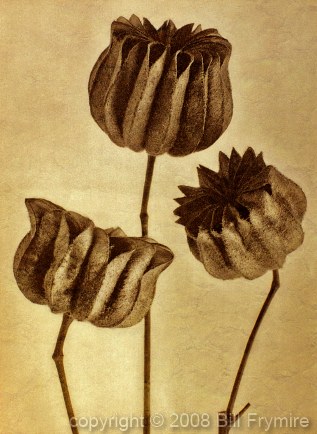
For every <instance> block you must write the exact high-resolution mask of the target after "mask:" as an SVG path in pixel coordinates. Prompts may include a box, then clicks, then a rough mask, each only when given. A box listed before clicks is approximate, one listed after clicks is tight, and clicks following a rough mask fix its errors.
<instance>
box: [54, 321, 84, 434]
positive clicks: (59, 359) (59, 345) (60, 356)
mask: <svg viewBox="0 0 317 434" xmlns="http://www.w3.org/2000/svg"><path fill="white" fill-rule="evenodd" d="M72 322H73V319H72V317H71V316H70V315H69V314H67V313H65V314H64V316H63V321H62V325H61V328H60V330H59V334H58V337H57V341H56V346H55V350H54V353H53V355H52V358H53V360H54V362H55V365H56V369H57V372H58V376H59V381H60V383H61V387H62V391H63V397H64V401H65V407H66V410H67V414H68V421H69V424H70V427H71V430H72V433H73V434H78V429H77V426H75V424H74V421H75V420H76V419H75V415H74V410H73V406H72V402H71V399H70V394H69V390H68V385H67V380H66V374H65V369H64V353H63V347H64V342H65V338H66V335H67V331H68V328H69V326H70V325H71V323H72Z"/></svg>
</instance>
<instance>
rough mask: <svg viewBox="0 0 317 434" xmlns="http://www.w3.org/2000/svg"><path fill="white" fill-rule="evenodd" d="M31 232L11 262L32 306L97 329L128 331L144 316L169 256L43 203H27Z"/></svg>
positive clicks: (118, 231) (160, 248)
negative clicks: (111, 328)
mask: <svg viewBox="0 0 317 434" xmlns="http://www.w3.org/2000/svg"><path fill="white" fill-rule="evenodd" d="M26 206H27V209H28V212H29V216H30V221H31V231H30V232H29V233H28V234H27V235H26V236H25V238H24V239H23V240H22V242H21V243H20V245H19V247H18V249H17V252H16V254H15V258H14V267H13V268H14V275H15V278H16V281H17V283H18V286H19V288H20V289H21V291H22V292H23V294H24V295H25V296H26V297H27V298H28V299H29V300H31V301H32V302H33V303H38V304H47V305H49V307H50V308H51V310H52V312H54V313H70V315H71V316H72V317H73V318H75V319H77V320H80V321H83V320H87V321H90V322H91V323H93V324H95V325H96V326H99V327H129V326H132V325H134V324H136V323H137V322H139V321H141V319H142V318H143V317H144V316H145V315H146V314H147V312H148V311H149V309H150V306H151V303H152V300H153V298H154V293H155V285H156V280H157V278H158V276H159V274H160V273H161V272H162V271H163V270H164V269H165V268H167V267H168V266H169V264H170V263H171V261H172V259H173V254H172V252H171V251H170V249H168V248H167V247H165V246H163V245H161V244H158V243H156V242H155V241H153V240H151V239H148V238H132V237H127V236H126V235H125V234H124V232H123V231H122V230H121V229H119V228H117V229H105V230H104V229H100V228H98V227H95V225H94V224H93V222H92V221H91V220H90V219H88V218H86V217H83V216H81V215H80V214H77V213H74V212H72V211H65V210H64V209H63V208H61V207H60V206H58V205H55V204H53V203H51V202H49V201H47V200H44V199H27V200H26Z"/></svg>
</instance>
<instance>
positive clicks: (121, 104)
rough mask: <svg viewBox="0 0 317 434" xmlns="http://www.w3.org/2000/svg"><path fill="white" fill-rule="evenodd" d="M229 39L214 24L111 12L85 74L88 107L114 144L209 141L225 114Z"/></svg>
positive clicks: (160, 148) (150, 148)
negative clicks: (103, 43) (104, 44)
mask: <svg viewBox="0 0 317 434" xmlns="http://www.w3.org/2000/svg"><path fill="white" fill-rule="evenodd" d="M230 54H231V44H230V43H229V42H228V41H227V40H226V39H224V38H223V37H221V36H220V35H219V33H218V31H217V30H215V29H206V30H202V29H201V26H198V27H197V28H196V29H195V30H193V24H187V25H185V26H183V27H181V28H180V29H177V28H176V27H175V25H174V23H173V22H172V21H171V20H168V21H165V23H164V24H163V25H162V26H161V27H160V28H159V29H158V30H156V29H155V28H154V27H153V25H152V24H151V23H150V22H149V21H148V20H147V19H145V18H144V20H143V24H142V23H141V21H140V20H139V18H137V17H136V16H135V15H132V17H131V18H130V20H127V19H125V18H123V17H120V18H118V19H117V20H116V21H114V22H113V23H112V26H111V42H110V46H109V47H108V48H106V49H105V51H103V53H102V54H101V55H100V57H99V59H98V60H97V63H96V64H95V66H94V68H93V70H92V72H91V76H90V80H89V101H90V109H91V114H92V116H93V118H94V119H95V121H96V122H97V124H98V125H99V126H100V128H101V129H102V130H103V131H104V132H106V133H107V134H108V135H109V137H110V139H111V140H112V141H113V142H114V143H115V144H116V145H118V146H127V147H128V148H130V149H132V150H133V151H142V150H143V149H145V150H146V152H147V153H148V154H150V155H152V156H156V155H161V154H164V153H169V154H170V155H174V156H184V155H188V154H191V153H192V152H196V151H201V150H203V149H205V148H208V147H209V146H211V145H212V144H213V143H214V142H215V141H216V140H217V139H218V138H219V137H220V135H221V134H222V133H223V132H224V131H225V129H226V128H227V126H228V125H229V123H230V120H231V117H232V95H231V86H230V81H229V74H228V62H229V58H230Z"/></svg>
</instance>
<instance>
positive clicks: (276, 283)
mask: <svg viewBox="0 0 317 434" xmlns="http://www.w3.org/2000/svg"><path fill="white" fill-rule="evenodd" d="M279 287H280V279H279V272H278V270H273V280H272V284H271V289H270V292H269V293H268V295H267V297H266V299H265V302H264V304H263V306H262V309H261V310H260V313H259V315H258V317H257V319H256V321H255V324H254V326H253V329H252V332H251V334H250V336H249V339H248V342H247V345H246V347H245V350H244V354H243V356H242V359H241V362H240V366H239V369H238V372H237V375H236V378H235V381H234V384H233V388H232V391H231V395H230V399H229V402H228V406H227V410H226V411H225V412H221V413H220V414H225V415H226V420H227V422H228V424H227V426H224V427H219V434H227V433H229V430H230V428H231V426H230V425H231V423H232V422H235V421H237V420H238V419H239V417H240V416H241V415H242V414H243V413H244V412H245V411H246V410H247V409H248V408H249V406H250V404H249V403H248V404H247V405H246V406H245V407H244V408H243V409H242V410H241V411H240V412H239V413H238V414H237V415H236V416H233V407H234V404H235V401H236V398H237V394H238V391H239V387H240V383H241V380H242V377H243V373H244V370H245V367H246V364H247V361H248V358H249V355H250V352H251V349H252V346H253V343H254V340H255V337H256V335H257V332H258V330H259V328H260V325H261V323H262V321H263V318H264V316H265V314H266V312H267V310H268V308H269V306H270V304H271V302H272V300H273V298H274V295H275V294H276V292H277V290H278V288H279Z"/></svg>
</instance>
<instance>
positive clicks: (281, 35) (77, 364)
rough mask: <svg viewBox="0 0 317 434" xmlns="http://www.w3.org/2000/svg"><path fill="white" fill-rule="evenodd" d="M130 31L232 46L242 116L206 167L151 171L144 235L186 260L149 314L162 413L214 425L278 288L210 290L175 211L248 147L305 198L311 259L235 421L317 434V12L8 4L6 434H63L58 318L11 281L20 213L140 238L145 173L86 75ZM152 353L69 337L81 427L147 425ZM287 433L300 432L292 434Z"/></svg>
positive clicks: (165, 282) (286, 286)
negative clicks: (100, 112) (229, 157)
mask: <svg viewBox="0 0 317 434" xmlns="http://www.w3.org/2000/svg"><path fill="white" fill-rule="evenodd" d="M132 13H135V14H136V15H139V16H141V17H142V16H145V17H147V18H149V19H150V20H151V21H152V22H153V23H154V25H156V26H159V25H161V23H162V22H163V21H164V20H165V19H168V18H172V19H173V20H174V21H175V23H176V25H177V26H181V25H183V24H186V23H189V22H195V23H196V24H199V23H201V24H202V26H203V28H207V27H216V28H218V30H219V31H220V33H221V34H222V35H223V36H224V37H226V38H228V39H229V40H230V41H231V42H232V45H233V54H232V59H231V63H230V72H231V81H232V87H233V97H234V116H233V120H232V122H231V124H230V126H229V128H228V130H227V131H226V132H225V134H224V135H223V136H222V137H221V138H220V140H219V141H218V142H217V143H216V144H215V145H214V146H213V147H211V148H209V149H207V150H206V151H203V152H200V153H196V154H193V155H191V156H189V157H186V158H179V159H176V158H172V157H168V156H163V157H160V158H159V159H158V161H157V165H156V167H155V176H154V184H153V191H152V197H151V200H150V234H152V236H153V237H154V238H155V239H157V240H159V241H160V242H162V243H164V244H166V245H168V246H170V247H171V248H172V249H173V251H174V252H175V255H176V259H175V261H174V263H173V264H172V266H171V267H169V268H168V270H167V271H166V272H164V273H163V275H162V276H161V278H160V280H159V285H158V290H157V296H156V299H155V302H154V305H153V367H152V375H153V386H152V387H153V394H152V408H153V412H160V413H163V414H164V415H166V416H167V417H168V416H169V415H170V414H171V413H173V412H197V413H203V412H208V413H210V414H211V415H212V416H213V418H214V417H215V415H216V413H217V411H218V410H222V409H223V408H224V407H225V406H226V404H227V399H228V395H229V392H230V389H231V386H232V382H233V377H234V375H235V373H236V369H237V366H238V364H239V360H240V357H241V353H242V351H243V348H244V345H245V342H246V339H247V336H248V333H249V331H250V329H251V327H252V325H253V322H254V320H255V317H256V315H257V312H258V310H259V308H260V306H261V304H262V302H263V300H264V298H265V296H266V293H267V291H268V288H269V285H270V281H271V274H270V273H267V274H266V275H264V276H263V277H261V278H259V279H257V280H255V281H252V282H248V281H244V280H236V281H232V282H222V281H219V280H216V279H213V278H211V276H209V275H208V274H207V273H206V272H205V271H204V269H203V266H202V265H201V264H200V263H199V262H198V261H196V260H195V259H194V258H193V257H192V255H191V254H190V253H189V249H188V247H187V244H186V240H185V237H184V230H183V228H182V227H181V226H178V225H176V224H175V223H174V221H175V218H174V216H173V209H174V208H175V206H176V204H175V203H174V201H173V198H175V197H177V196H179V192H178V189H177V185H179V184H187V185H197V177H196V170H195V168H196V166H197V165H198V164H200V163H202V164H204V165H207V166H210V167H213V168H214V169H217V167H218V166H217V165H218V163H217V154H218V151H219V150H223V151H225V152H229V150H231V147H232V146H235V147H236V148H237V150H238V151H243V150H244V149H246V147H247V146H249V145H251V146H253V147H254V148H255V150H256V151H261V150H263V151H264V156H265V159H266V161H267V162H269V163H272V164H273V165H276V166H277V167H278V168H279V170H280V171H281V172H282V173H284V174H285V175H287V176H290V177H291V178H292V179H294V180H295V181H296V182H297V183H298V184H300V185H301V186H302V188H303V190H304V191H305V193H306V194H307V198H308V211H307V214H306V216H305V219H304V230H305V233H306V238H305V241H304V244H303V245H302V247H301V248H299V249H298V250H297V251H296V252H294V253H293V254H291V255H290V256H289V257H288V258H287V261H286V264H285V266H284V268H283V270H282V271H281V284H282V286H281V289H280V291H279V292H278V294H277V296H276V298H275V299H274V301H273V304H272V306H271V308H270V311H269V313H268V316H267V317H266V319H265V322H264V324H263V327H262V329H261V331H260V333H259V335H258V338H257V340H256V343H255V346H254V351H253V353H252V356H251V359H250V362H249V364H248V366H247V369H246V372H245V377H244V379H243V382H242V386H241V390H240V393H239V396H238V400H237V408H236V410H240V409H241V407H242V406H243V405H244V404H245V403H246V402H247V401H250V402H251V404H252V407H251V408H250V411H254V412H257V413H258V415H259V416H266V417H271V416H287V417H288V416H289V415H290V414H292V415H297V416H307V417H309V418H311V421H312V422H311V423H312V427H311V429H310V430H308V431H309V432H312V433H313V432H316V429H317V428H316V426H317V414H316V406H317V384H316V377H317V376H316V344H317V342H316V341H317V336H316V329H317V327H316V325H317V319H316V314H317V300H316V273H317V270H316V251H317V235H316V230H317V223H316V212H317V203H316V189H317V178H316V159H317V152H316V137H317V135H316V109H315V104H316V103H315V101H316V96H317V95H316V82H317V76H316V57H317V46H316V25H317V3H316V1H313V0H306V1H304V0H299V1H296V0H293V1H286V0H279V1H275V0H267V1H265V0H262V1H252V0H231V1H229V0H227V1H220V0H214V1H213V0H196V1H192V0H191V1H189V0H184V1H162V0H161V1H160V0H151V1H148V0H147V1H146V0H138V1H136V2H132V1H128V0H122V1H115V0H95V1H89V0H78V1H70V0H69V1H53V0H51V1H49V0H48V1H45V0H25V1H23V2H21V1H15V0H4V1H3V2H2V3H1V12H0V16H1V18H0V20H1V60H0V61H1V74H2V79H1V98H2V103H1V108H0V111H1V166H2V167H1V178H2V179H1V240H2V242H1V247H0V249H1V262H0V267H1V297H0V303H1V317H0V321H1V334H0V340H1V356H0V357H1V358H0V396H1V409H2V411H1V415H0V432H1V433H3V434H43V433H47V434H60V433H63V434H64V433H65V434H66V433H68V429H67V427H66V423H67V421H66V413H65V409H64V404H63V398H62V394H61V390H60V385H59V382H58V378H57V374H56V370H55V365H54V363H53V361H52V359H51V353H52V351H53V348H54V345H55V339H56V336H57V333H58V329H59V326H60V322H61V317H60V316H57V315H53V314H51V313H50V311H49V309H48V308H47V307H45V306H38V305H34V304H32V303H30V302H29V301H28V300H27V299H25V298H24V296H23V295H22V293H21V292H20V291H19V290H18V288H17V285H16V283H15V280H14V277H13V273H12V259H13V255H14V251H15V249H16V247H17V245H18V243H19V241H20V239H21V238H22V236H24V234H25V233H26V232H27V231H28V229H29V222H28V217H27V213H26V209H25V206H24V198H25V197H43V198H47V199H50V200H51V201H53V202H56V203H58V204H60V205H62V206H64V207H65V208H67V209H73V210H75V211H78V212H80V213H81V214H84V215H89V216H90V217H91V218H92V219H93V220H94V221H95V222H96V224H98V225H99V226H101V227H109V226H116V225H120V226H122V228H124V230H125V231H126V232H128V233H129V234H131V235H139V233H140V224H139V217H138V214H139V207H140V196H141V192H142V183H143V176H144V171H145V165H146V155H145V154H136V153H133V152H132V151H129V150H124V149H120V148H118V147H116V146H115V145H113V144H112V143H111V142H110V140H109V139H108V138H107V137H106V136H105V134H104V133H103V132H102V131H101V130H100V129H99V128H98V126H97V125H96V124H95V122H94V121H93V120H92V118H91V116H90V113H89V104H88V97H87V82H88V77H89V73H90V70H91V68H92V66H93V64H94V62H95V60H96V58H97V56H98V55H99V53H100V52H101V51H102V50H103V48H104V47H105V46H106V45H107V44H108V42H109V28H110V24H111V22H112V21H113V20H114V19H116V18H117V17H118V16H120V15H123V16H128V17H129V16H130V15H131V14H132ZM142 351H143V324H139V325H137V326H135V327H133V328H131V329H125V330H111V329H97V328H94V327H93V326H92V325H90V324H85V323H74V324H73V325H72V326H71V329H70V332H69V336H68V338H67V341H66V346H65V353H66V357H65V365H66V370H67V374H68V378H69V382H70V387H71V393H72V396H73V404H74V407H75V409H76V413H77V415H78V416H82V417H90V416H100V417H103V418H105V417H107V416H115V415H116V414H117V415H118V416H124V415H129V414H131V413H133V414H135V415H141V414H142V367H143V352H142ZM314 419H315V420H314ZM249 431H250V432H254V433H261V432H264V431H263V429H260V428H259V427H256V426H255V427H254V428H253V429H252V430H251V429H250V430H248V429H247V427H244V428H242V429H240V430H237V431H236V432H239V433H240V432H241V433H247V432H249ZM292 431H294V432H305V431H306V430H301V429H296V430H292V429H289V430H287V433H288V434H289V433H291V432H292ZM83 432H87V431H85V430H83ZM110 432H118V431H110ZM139 432H140V431H139ZM159 432H161V431H159ZM163 432H164V431H163ZM166 432H167V433H168V432H169V430H168V429H167V431H166ZM178 432H186V433H195V432H199V431H197V430H195V429H187V430H178ZM208 432H210V430H209V431H208ZM212 432H213V433H216V432H217V430H216V428H215V427H213V430H212ZM274 432H281V433H283V434H284V432H286V431H285V430H282V429H281V430H276V431H274Z"/></svg>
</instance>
